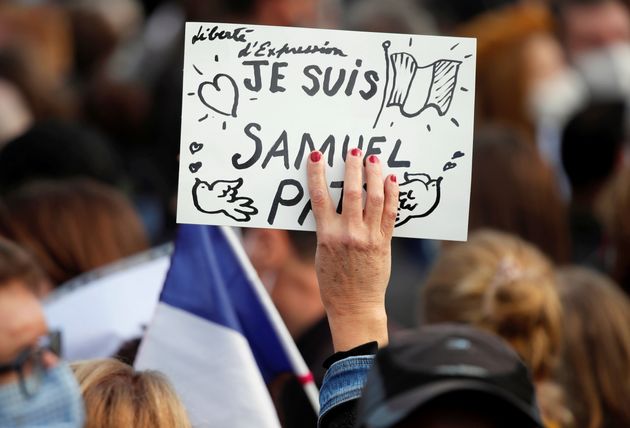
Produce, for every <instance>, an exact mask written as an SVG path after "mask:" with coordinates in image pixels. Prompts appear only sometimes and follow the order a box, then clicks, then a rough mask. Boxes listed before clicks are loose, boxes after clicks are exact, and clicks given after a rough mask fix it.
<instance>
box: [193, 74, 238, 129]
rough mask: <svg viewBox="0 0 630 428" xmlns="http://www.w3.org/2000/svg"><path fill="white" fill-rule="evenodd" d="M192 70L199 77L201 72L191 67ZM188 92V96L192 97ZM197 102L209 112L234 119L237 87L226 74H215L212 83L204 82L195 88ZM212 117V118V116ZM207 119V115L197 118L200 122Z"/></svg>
mask: <svg viewBox="0 0 630 428" xmlns="http://www.w3.org/2000/svg"><path fill="white" fill-rule="evenodd" d="M193 68H194V69H195V70H196V71H197V72H198V73H199V74H201V75H203V73H201V71H199V69H198V68H197V67H195V66H194V65H193ZM194 94H195V93H194V92H189V93H188V95H194ZM197 96H198V97H199V101H201V103H202V104H203V105H205V106H206V107H208V108H209V109H211V110H214V111H216V112H217V113H220V114H222V115H224V116H232V117H236V112H237V109H238V86H237V85H236V82H235V81H234V79H233V78H232V77H231V76H228V75H227V74H222V73H220V74H217V75H215V76H214V79H212V81H205V82H201V83H200V84H199V87H198V88H197ZM213 117H214V116H213ZM207 118H208V114H206V115H205V116H202V117H200V118H199V122H202V121H204V120H206V119H207Z"/></svg>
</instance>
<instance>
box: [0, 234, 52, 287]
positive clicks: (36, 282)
mask: <svg viewBox="0 0 630 428" xmlns="http://www.w3.org/2000/svg"><path fill="white" fill-rule="evenodd" d="M9 282H19V283H20V284H22V285H24V286H25V287H26V288H28V289H29V290H31V292H33V294H35V295H36V296H44V295H46V294H47V293H48V292H49V291H50V289H51V288H52V285H51V283H50V281H49V280H48V278H47V277H46V275H45V274H44V272H43V271H42V270H41V269H40V267H39V266H38V265H37V264H36V263H35V260H33V258H32V257H31V256H30V255H29V254H28V253H27V252H26V251H24V250H23V249H22V248H20V247H19V246H18V245H16V244H15V243H13V242H11V241H9V240H6V239H4V238H0V284H3V283H4V284H8V283H9Z"/></svg>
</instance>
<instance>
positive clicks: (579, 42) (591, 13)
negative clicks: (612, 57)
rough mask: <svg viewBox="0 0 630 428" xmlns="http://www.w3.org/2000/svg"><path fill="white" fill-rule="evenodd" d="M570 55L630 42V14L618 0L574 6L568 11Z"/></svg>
mask: <svg viewBox="0 0 630 428" xmlns="http://www.w3.org/2000/svg"><path fill="white" fill-rule="evenodd" d="M564 27H565V28H564V31H565V39H566V44H567V50H568V52H569V55H571V56H575V55H578V54H581V53H585V52H588V51H590V50H594V49H597V48H602V47H606V46H610V45H613V44H616V43H621V42H629V41H630V12H629V11H628V10H627V9H626V7H625V6H624V5H623V4H621V2H619V1H617V0H611V1H605V2H602V3H599V4H590V5H589V4H585V5H572V6H570V7H567V9H566V10H565V11H564Z"/></svg>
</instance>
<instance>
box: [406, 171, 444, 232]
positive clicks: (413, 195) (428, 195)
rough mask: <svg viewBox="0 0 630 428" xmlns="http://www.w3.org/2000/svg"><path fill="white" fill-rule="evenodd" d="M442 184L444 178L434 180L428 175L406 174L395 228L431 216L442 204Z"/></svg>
mask: <svg viewBox="0 0 630 428" xmlns="http://www.w3.org/2000/svg"><path fill="white" fill-rule="evenodd" d="M441 183H442V177H438V178H437V179H432V178H431V177H430V176H429V175H428V174H423V173H419V174H411V173H408V172H406V173H405V175H404V181H403V182H402V183H401V184H400V193H399V196H398V215H397V216H396V224H395V227H398V226H402V225H403V224H405V223H407V222H408V221H409V220H411V219H412V218H419V217H426V216H428V215H429V214H431V213H432V212H433V211H434V210H435V209H436V208H437V206H438V205H439V204H440V184H441Z"/></svg>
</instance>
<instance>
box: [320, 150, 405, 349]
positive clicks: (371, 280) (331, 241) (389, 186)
mask: <svg viewBox="0 0 630 428" xmlns="http://www.w3.org/2000/svg"><path fill="white" fill-rule="evenodd" d="M362 161H363V156H362V153H361V150H359V149H352V150H350V151H349V152H348V155H347V157H346V172H345V178H344V189H343V209H342V213H341V214H337V213H336V211H335V204H334V203H333V201H332V200H331V198H330V195H329V193H328V185H327V184H328V183H327V181H326V176H325V162H324V161H323V160H322V155H321V153H320V152H317V151H315V152H312V153H311V155H310V158H309V161H308V186H309V193H310V197H311V204H312V207H313V214H314V215H315V221H316V223H317V255H316V258H315V264H316V269H317V277H318V279H319V287H320V293H321V297H322V302H323V303H324V307H325V308H326V312H327V314H328V322H329V324H330V329H331V333H332V337H333V343H334V347H335V351H346V350H348V349H351V348H354V347H355V346H358V345H361V344H363V343H366V342H370V341H377V342H378V344H379V346H380V347H382V346H385V345H386V344H387V341H388V337H387V315H386V313H385V290H386V289H387V284H388V282H389V276H390V271H391V239H392V233H393V231H394V223H395V221H396V212H397V209H398V184H397V182H396V176H395V175H390V176H388V177H387V178H386V179H385V180H383V176H382V171H381V163H380V160H379V159H378V157H376V156H374V155H371V156H368V157H367V159H366V160H365V178H366V181H367V198H366V203H365V210H364V209H363V165H362V163H363V162H362Z"/></svg>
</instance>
